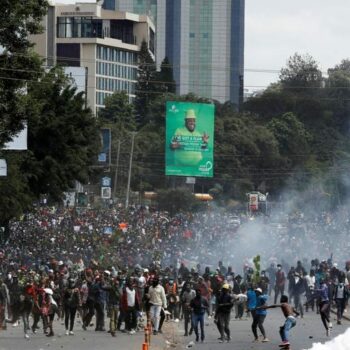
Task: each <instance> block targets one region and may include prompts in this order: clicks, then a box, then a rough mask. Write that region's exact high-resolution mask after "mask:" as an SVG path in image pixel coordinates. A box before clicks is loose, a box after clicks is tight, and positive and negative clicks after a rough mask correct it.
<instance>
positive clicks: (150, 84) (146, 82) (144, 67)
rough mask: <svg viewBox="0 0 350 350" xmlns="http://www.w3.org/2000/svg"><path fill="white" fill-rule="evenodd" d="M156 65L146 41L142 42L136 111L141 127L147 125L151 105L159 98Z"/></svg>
mask: <svg viewBox="0 0 350 350" xmlns="http://www.w3.org/2000/svg"><path fill="white" fill-rule="evenodd" d="M156 72H157V71H156V64H155V62H154V60H153V58H152V56H151V54H150V52H149V50H148V45H147V43H146V41H145V40H144V41H142V44H141V48H140V53H139V58H138V75H137V83H136V92H135V94H136V98H135V110H136V119H137V122H138V123H139V124H140V125H144V124H146V123H147V121H148V118H149V106H150V103H151V102H152V101H153V100H154V99H155V98H156V96H157V88H156V86H155V83H154V82H155V78H156Z"/></svg>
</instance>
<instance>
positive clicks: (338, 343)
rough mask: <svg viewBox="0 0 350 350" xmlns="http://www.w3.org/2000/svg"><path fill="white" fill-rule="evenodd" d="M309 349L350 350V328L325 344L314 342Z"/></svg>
mask: <svg viewBox="0 0 350 350" xmlns="http://www.w3.org/2000/svg"><path fill="white" fill-rule="evenodd" d="M309 350H350V328H349V329H348V330H347V331H346V332H345V333H344V334H341V335H338V336H337V337H336V338H334V339H332V340H331V341H329V342H327V343H325V344H321V343H314V344H313V346H312V348H311V349H309Z"/></svg>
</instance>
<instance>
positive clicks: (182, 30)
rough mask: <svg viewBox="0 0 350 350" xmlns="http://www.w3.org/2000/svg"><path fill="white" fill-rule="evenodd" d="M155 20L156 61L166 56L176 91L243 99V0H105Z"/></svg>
mask: <svg viewBox="0 0 350 350" xmlns="http://www.w3.org/2000/svg"><path fill="white" fill-rule="evenodd" d="M104 6H112V7H113V8H118V9H120V10H123V11H132V12H135V13H146V14H148V15H150V16H152V18H153V19H154V22H155V24H156V28H157V30H156V33H157V34H156V58H157V64H158V65H159V63H160V62H161V61H162V60H163V58H164V57H165V56H167V57H168V58H169V60H170V62H171V64H172V65H173V68H174V79H175V81H176V83H177V93H179V94H186V93H189V92H193V93H195V94H197V95H199V96H203V97H208V98H212V99H216V100H219V101H221V102H225V101H231V102H232V103H234V104H236V105H237V106H238V105H240V103H241V102H242V100H243V74H244V12H245V0H105V5H104Z"/></svg>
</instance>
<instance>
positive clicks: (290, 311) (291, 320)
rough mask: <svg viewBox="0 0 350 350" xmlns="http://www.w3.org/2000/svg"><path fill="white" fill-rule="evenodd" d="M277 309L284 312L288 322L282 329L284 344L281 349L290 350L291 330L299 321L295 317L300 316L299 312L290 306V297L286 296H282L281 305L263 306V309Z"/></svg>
mask: <svg viewBox="0 0 350 350" xmlns="http://www.w3.org/2000/svg"><path fill="white" fill-rule="evenodd" d="M276 307H280V308H281V310H282V313H283V315H284V317H285V318H286V321H285V322H284V325H283V326H282V327H280V335H281V338H282V344H281V345H280V347H281V348H289V345H290V343H289V331H290V330H291V328H293V327H294V326H295V325H296V324H297V321H296V319H295V317H294V315H297V316H299V312H298V311H297V310H295V309H294V307H293V306H291V305H289V304H288V297H287V296H286V295H282V296H281V300H280V304H275V305H270V306H265V305H264V306H261V307H260V308H261V309H273V308H276Z"/></svg>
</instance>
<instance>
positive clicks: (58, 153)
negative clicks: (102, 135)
mask: <svg viewBox="0 0 350 350" xmlns="http://www.w3.org/2000/svg"><path fill="white" fill-rule="evenodd" d="M84 103H85V101H84V95H83V93H77V91H76V87H73V86H72V85H71V82H70V80H69V79H68V78H67V77H66V76H65V74H64V73H63V71H62V69H61V68H53V69H52V70H50V71H49V72H48V73H47V74H45V75H44V77H43V79H42V80H41V82H40V83H39V84H38V83H30V84H29V85H28V95H27V96H26V113H27V116H28V139H29V142H28V154H29V156H30V158H29V159H27V160H26V161H25V162H24V164H23V165H22V167H21V170H22V171H23V172H25V173H26V174H28V175H27V176H28V183H29V186H30V190H31V192H32V193H33V194H34V195H35V196H36V197H37V198H38V197H39V195H40V194H48V195H49V196H50V198H51V199H52V200H60V199H61V198H62V195H63V192H64V191H67V190H68V189H70V188H72V187H74V182H75V180H78V181H80V182H82V183H86V182H87V181H88V177H89V165H90V164H92V162H93V161H94V159H96V157H97V153H98V149H99V134H98V130H99V128H98V125H97V120H96V118H95V117H94V116H93V114H92V112H91V110H90V109H86V108H85V107H84Z"/></svg>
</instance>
